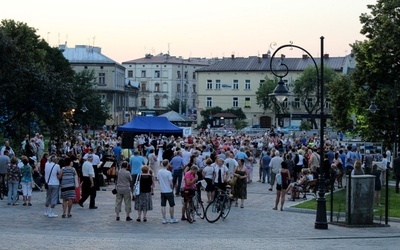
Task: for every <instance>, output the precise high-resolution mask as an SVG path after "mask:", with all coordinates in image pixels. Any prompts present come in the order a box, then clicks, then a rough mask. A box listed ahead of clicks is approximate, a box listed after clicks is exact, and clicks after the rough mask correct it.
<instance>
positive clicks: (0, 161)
mask: <svg viewBox="0 0 400 250" xmlns="http://www.w3.org/2000/svg"><path fill="white" fill-rule="evenodd" d="M8 164H10V157H9V156H8V150H5V151H4V154H3V155H0V179H1V180H0V181H1V183H0V185H2V186H3V187H5V183H6V182H5V178H6V174H7V168H8Z"/></svg>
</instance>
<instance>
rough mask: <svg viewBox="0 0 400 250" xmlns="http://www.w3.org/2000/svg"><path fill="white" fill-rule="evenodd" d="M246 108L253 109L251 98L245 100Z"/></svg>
mask: <svg viewBox="0 0 400 250" xmlns="http://www.w3.org/2000/svg"><path fill="white" fill-rule="evenodd" d="M244 107H245V108H250V107H251V99H250V97H245V98H244Z"/></svg>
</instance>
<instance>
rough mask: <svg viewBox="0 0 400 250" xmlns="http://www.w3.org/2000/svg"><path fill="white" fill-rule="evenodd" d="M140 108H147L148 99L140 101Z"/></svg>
mask: <svg viewBox="0 0 400 250" xmlns="http://www.w3.org/2000/svg"><path fill="white" fill-rule="evenodd" d="M140 106H141V107H146V98H142V99H140Z"/></svg>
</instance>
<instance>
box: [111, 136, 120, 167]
mask: <svg viewBox="0 0 400 250" xmlns="http://www.w3.org/2000/svg"><path fill="white" fill-rule="evenodd" d="M112 151H113V153H114V156H115V159H116V160H117V166H118V169H119V166H120V163H121V155H122V148H121V143H120V142H117V146H115V147H113V149H112Z"/></svg>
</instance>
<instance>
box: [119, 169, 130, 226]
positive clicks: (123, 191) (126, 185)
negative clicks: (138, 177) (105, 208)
mask: <svg viewBox="0 0 400 250" xmlns="http://www.w3.org/2000/svg"><path fill="white" fill-rule="evenodd" d="M131 182H132V176H131V173H129V171H128V162H126V161H124V162H122V163H121V169H120V170H119V171H118V178H117V185H116V189H117V194H116V196H115V219H116V220H120V217H119V213H120V212H121V205H122V200H123V201H124V204H125V213H126V221H131V220H132V219H131V217H130V213H131V211H132V203H131V200H132V198H131Z"/></svg>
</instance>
